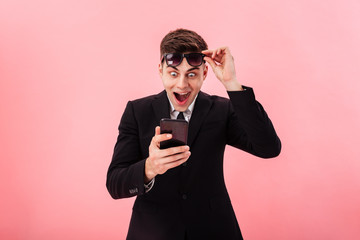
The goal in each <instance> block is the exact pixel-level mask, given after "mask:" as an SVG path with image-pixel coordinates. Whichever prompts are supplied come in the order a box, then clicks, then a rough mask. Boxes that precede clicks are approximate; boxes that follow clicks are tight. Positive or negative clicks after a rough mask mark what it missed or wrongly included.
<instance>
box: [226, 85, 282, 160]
mask: <svg viewBox="0 0 360 240" xmlns="http://www.w3.org/2000/svg"><path fill="white" fill-rule="evenodd" d="M245 89H246V90H245V91H233V92H230V91H229V92H228V95H229V97H230V108H229V109H230V110H229V111H230V113H229V115H230V118H229V122H228V132H227V136H228V139H227V143H228V144H229V145H231V146H233V147H236V148H239V149H242V150H244V151H246V152H248V153H251V154H253V155H255V156H258V157H261V158H272V157H276V156H278V155H279V154H280V151H281V142H280V139H279V137H278V136H277V134H276V132H275V129H274V127H273V124H272V123H271V120H270V119H269V117H268V115H267V114H266V112H265V110H264V108H263V107H262V105H261V104H260V103H259V102H257V101H256V100H255V95H254V91H253V89H252V88H249V87H245Z"/></svg>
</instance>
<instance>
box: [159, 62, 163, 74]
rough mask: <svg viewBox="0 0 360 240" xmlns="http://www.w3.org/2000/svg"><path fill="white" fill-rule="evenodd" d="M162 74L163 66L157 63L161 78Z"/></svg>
mask: <svg viewBox="0 0 360 240" xmlns="http://www.w3.org/2000/svg"><path fill="white" fill-rule="evenodd" d="M162 75H163V67H162V64H161V63H159V76H160V77H161V78H162Z"/></svg>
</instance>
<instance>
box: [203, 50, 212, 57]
mask: <svg viewBox="0 0 360 240" xmlns="http://www.w3.org/2000/svg"><path fill="white" fill-rule="evenodd" d="M213 52H214V50H211V49H208V50H204V51H202V52H201V53H203V54H205V55H206V56H208V57H209V56H211V55H212V53H213Z"/></svg>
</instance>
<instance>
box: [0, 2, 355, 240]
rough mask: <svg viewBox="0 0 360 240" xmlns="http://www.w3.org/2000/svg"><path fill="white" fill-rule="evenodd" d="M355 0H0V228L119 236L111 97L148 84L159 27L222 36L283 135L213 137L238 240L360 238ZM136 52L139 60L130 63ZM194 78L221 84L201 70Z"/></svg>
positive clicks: (33, 235) (144, 90)
mask: <svg viewBox="0 0 360 240" xmlns="http://www.w3.org/2000/svg"><path fill="white" fill-rule="evenodd" d="M359 13H360V2H359V1H358V0H329V1H321V0H315V1H314V0H298V1H293V0H271V1H270V0H269V1H266V0H256V1H226V0H222V1H211V0H206V1H196V2H194V1H192V0H186V1H185V0H183V1H160V0H158V1H129V0H126V1H114V0H101V1H100V0H79V1H73V0H52V1H48V0H32V1H21V0H8V1H5V0H2V1H0V111H1V112H0V114H1V118H0V123H1V124H0V137H1V140H0V154H1V156H0V159H1V163H0V164H1V165H0V171H1V174H0V192H1V197H0V238H1V239H36V240H38V239H100V238H102V239H125V236H126V232H127V228H128V224H129V219H130V214H131V207H132V203H133V201H134V198H132V199H122V200H117V201H115V200H113V199H111V197H110V195H109V194H108V193H107V190H106V188H105V179H106V171H107V167H108V165H109V163H110V160H111V156H112V151H113V147H114V144H115V140H116V136H117V126H118V124H119V121H120V117H121V115H122V113H123V110H124V107H125V105H126V102H127V101H128V100H130V99H136V98H139V97H142V96H146V95H149V94H154V93H157V92H160V91H161V90H162V84H161V80H160V79H159V76H158V74H157V65H158V63H159V44H160V40H161V38H162V37H163V36H164V35H165V34H166V33H167V32H168V31H170V30H173V29H176V28H178V27H185V28H190V29H193V30H195V31H197V32H198V33H199V34H201V35H202V36H203V37H204V38H205V39H206V41H207V42H208V44H209V47H210V48H216V47H219V46H223V45H228V46H229V47H230V49H231V51H232V54H233V55H234V57H235V61H236V68H237V74H238V78H239V79H240V81H241V82H242V83H243V84H244V85H248V86H252V87H253V88H254V89H255V93H256V96H257V99H258V100H259V101H260V102H261V103H262V104H263V105H264V107H265V109H266V110H267V112H268V114H269V116H270V117H271V119H272V121H273V123H274V125H275V127H276V129H277V132H278V135H279V136H280V138H281V140H282V143H283V150H282V153H281V155H280V156H279V157H278V158H275V159H272V160H263V159H259V158H256V157H253V156H251V155H249V154H246V153H244V152H241V151H238V150H236V149H232V148H227V151H226V161H225V175H226V182H227V185H228V190H229V193H230V196H231V199H232V203H233V205H234V209H235V212H236V215H237V217H238V221H239V224H240V227H241V229H242V232H243V235H244V237H245V239H251V240H267V239H270V240H271V239H277V240H282V239H284V240H285V239H292V240H294V239H295V240H296V239H299V240H300V239H301V240H303V239H327V240H329V239H360V162H359V160H360V158H359V156H360V154H359V153H360V147H359V133H360V131H359V130H360V127H359V122H360V107H359V103H360V45H359V43H360V17H359ZM140 57H141V59H142V60H141V61H139V60H138V59H139V58H140ZM203 90H204V91H206V92H208V93H211V94H218V95H222V96H226V92H225V90H224V88H223V87H222V85H221V84H220V83H219V82H218V80H217V79H216V78H215V77H214V74H213V73H211V74H210V75H209V77H208V78H207V80H206V81H205V83H204V86H203Z"/></svg>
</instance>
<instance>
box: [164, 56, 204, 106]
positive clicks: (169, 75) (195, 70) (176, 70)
mask: <svg viewBox="0 0 360 240" xmlns="http://www.w3.org/2000/svg"><path fill="white" fill-rule="evenodd" d="M207 72H208V66H207V65H205V63H203V64H201V65H200V66H199V67H193V66H191V65H189V64H188V62H187V61H186V59H185V58H184V59H183V61H182V62H181V64H180V65H178V66H176V67H170V66H168V65H167V64H166V62H165V61H164V62H163V63H160V64H159V74H160V77H161V79H162V81H163V84H164V88H165V90H166V93H167V95H168V97H169V99H170V101H171V103H172V104H173V106H174V108H175V110H177V111H180V112H184V111H186V109H188V107H189V106H190V104H191V103H192V102H193V101H194V99H195V97H196V95H197V94H198V93H199V91H200V88H201V86H202V84H203V82H204V80H205V78H206V76H207Z"/></svg>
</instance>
